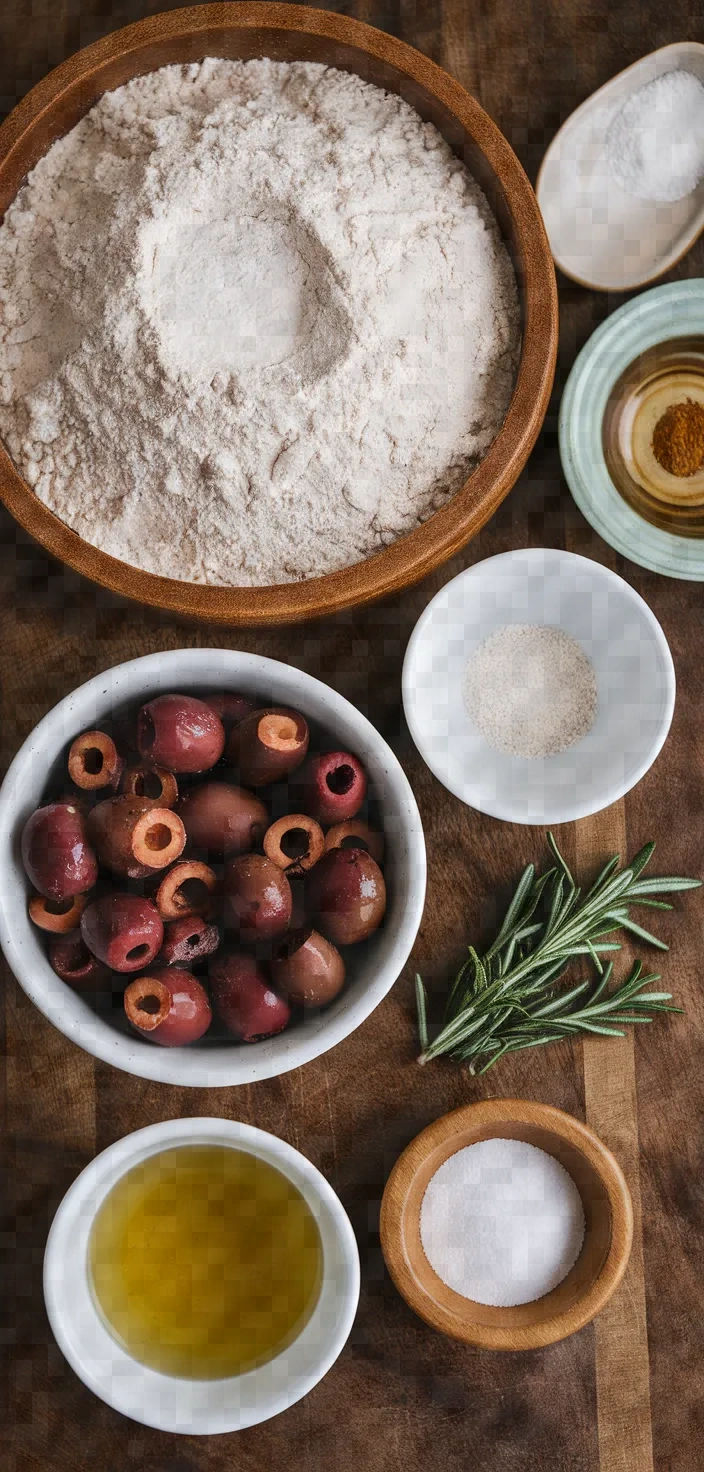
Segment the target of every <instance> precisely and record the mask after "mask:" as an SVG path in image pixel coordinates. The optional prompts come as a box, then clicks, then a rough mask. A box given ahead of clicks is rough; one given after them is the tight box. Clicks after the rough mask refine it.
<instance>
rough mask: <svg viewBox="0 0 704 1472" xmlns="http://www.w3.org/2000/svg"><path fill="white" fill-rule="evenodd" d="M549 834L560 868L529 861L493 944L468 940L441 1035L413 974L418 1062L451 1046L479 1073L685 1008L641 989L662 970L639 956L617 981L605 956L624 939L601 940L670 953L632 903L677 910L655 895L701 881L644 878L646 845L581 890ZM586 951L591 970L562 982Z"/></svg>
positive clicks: (649, 847)
mask: <svg viewBox="0 0 704 1472" xmlns="http://www.w3.org/2000/svg"><path fill="white" fill-rule="evenodd" d="M547 842H548V846H549V848H550V850H551V853H552V856H553V858H554V859H555V864H554V866H553V867H552V868H550V869H548V870H546V871H545V873H544V874H541V875H536V870H535V866H534V865H533V864H529V865H528V866H527V868H526V869H525V870H524V872H523V874H522V875H521V878H520V880H519V882H518V885H517V887H516V890H515V893H514V896H513V899H512V900H511V903H510V905H509V906H508V909H507V911H506V914H505V916H504V919H503V922H502V924H501V926H500V928H499V931H498V934H497V936H496V939H495V940H494V942H493V943H492V945H491V946H490V947H489V949H488V950H487V951H485V952H484V954H483V955H480V954H479V952H478V951H477V950H476V949H475V948H474V947H473V946H470V948H469V954H468V959H467V961H465V963H464V965H463V966H462V967H461V968H460V971H459V972H458V974H457V976H456V977H455V981H454V983H453V985H452V988H451V990H450V994H449V996H448V999H447V1003H446V1007H445V1015H444V1019H443V1023H442V1025H441V1027H440V1028H439V1029H438V1030H437V1032H436V1035H435V1036H434V1037H432V1036H431V1033H430V1031H429V1028H428V1023H427V1015H426V1013H427V998H426V992H425V987H424V985H423V982H422V980H421V978H420V976H417V977H416V1007H417V1013H418V1032H419V1037H420V1044H421V1049H422V1052H421V1056H420V1061H421V1062H423V1063H427V1062H429V1061H430V1059H432V1058H438V1057H440V1056H441V1055H443V1054H447V1055H449V1057H451V1058H454V1059H456V1060H457V1061H459V1062H464V1063H468V1064H469V1071H470V1073H478V1074H482V1073H486V1072H487V1070H488V1069H489V1068H493V1067H494V1065H495V1064H496V1063H498V1061H499V1060H500V1059H501V1058H503V1057H504V1056H505V1055H506V1054H507V1053H515V1052H518V1051H520V1050H521V1049H524V1048H537V1047H542V1046H543V1045H545V1044H548V1043H553V1042H559V1041H560V1040H561V1039H564V1038H571V1037H575V1036H578V1035H579V1034H580V1033H595V1034H598V1035H601V1036H605V1037H622V1036H623V1031H622V1028H623V1027H624V1026H631V1025H634V1024H636V1023H639V1022H651V1021H652V1020H653V1018H654V1017H655V1016H656V1015H657V1014H658V1013H664V1012H680V1011H681V1008H679V1007H677V1006H675V1005H673V1003H672V994H671V992H656V991H653V992H648V991H644V990H643V988H644V987H647V986H649V985H651V984H652V983H653V982H657V981H659V979H660V978H659V976H658V975H657V974H656V973H648V974H644V971H643V965H642V962H641V961H636V962H635V963H634V964H633V966H632V968H631V970H630V972H629V974H628V976H627V977H625V978H624V980H622V981H621V982H617V983H616V984H615V985H614V984H613V961H611V960H609V961H607V962H606V963H605V964H604V963H603V962H602V961H601V960H600V957H601V956H602V955H605V954H607V953H608V952H614V951H619V950H620V949H621V945H620V943H619V942H618V941H616V940H606V939H605V938H604V937H606V936H613V934H614V932H615V931H618V930H624V931H626V932H627V933H630V934H632V935H636V936H637V937H638V938H639V939H640V940H641V941H644V942H646V943H647V944H648V945H651V946H655V947H656V948H658V949H659V950H663V951H666V950H667V949H668V947H667V945H666V944H665V942H664V941H662V940H660V939H659V937H658V936H655V935H653V934H652V933H651V932H650V931H648V930H645V929H644V927H643V926H642V925H639V924H638V922H637V921H636V920H634V919H633V918H632V916H631V914H630V907H631V906H632V905H639V904H640V905H648V906H650V907H651V908H653V909H672V906H671V905H670V904H669V903H667V902H666V901H664V900H657V899H653V898H651V896H653V895H667V894H675V893H678V892H680V891H683V890H688V889H695V888H697V887H698V886H699V884H700V883H701V881H700V880H699V879H687V878H681V877H673V878H668V877H666V876H661V877H658V878H651V879H643V878H641V875H642V874H643V871H644V869H645V868H646V866H647V864H648V863H649V862H650V859H651V858H652V855H653V851H654V848H655V845H654V844H653V843H647V844H645V845H644V847H643V848H642V849H641V850H640V852H639V853H637V854H636V856H635V858H634V859H633V860H632V861H631V863H630V864H629V865H627V866H626V867H625V868H620V862H621V861H620V859H619V857H618V855H616V856H615V857H614V858H612V859H610V860H609V862H608V863H607V864H605V865H604V867H603V868H602V870H601V872H600V873H599V874H598V875H597V877H596V879H595V880H594V882H593V883H592V885H591V887H590V888H589V889H588V890H587V892H586V894H583V892H582V890H581V889H579V888H578V886H577V884H576V883H575V880H574V878H573V876H572V874H571V872H570V869H569V867H568V865H567V863H566V861H565V859H564V858H563V856H562V854H561V853H560V850H559V848H558V846H557V843H556V842H555V839H554V836H553V834H552V833H548V834H547ZM579 957H586V958H587V960H588V962H589V963H590V966H591V967H592V968H593V977H590V978H588V979H587V980H583V979H582V980H577V981H576V983H575V984H573V985H572V986H571V987H569V988H568V989H566V990H562V989H561V988H560V981H561V978H562V977H563V975H564V973H565V972H566V970H567V969H568V968H569V966H570V965H571V964H572V963H573V962H574V961H575V960H576V959H577V958H579Z"/></svg>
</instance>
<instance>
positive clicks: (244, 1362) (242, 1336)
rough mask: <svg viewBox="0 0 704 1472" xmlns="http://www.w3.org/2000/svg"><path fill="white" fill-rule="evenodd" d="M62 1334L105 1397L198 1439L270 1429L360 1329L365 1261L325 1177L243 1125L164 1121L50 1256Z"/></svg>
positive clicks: (66, 1223)
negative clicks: (355, 1326)
mask: <svg viewBox="0 0 704 1472" xmlns="http://www.w3.org/2000/svg"><path fill="white" fill-rule="evenodd" d="M44 1296H45V1299H46V1307H47V1313H48V1316H49V1321H50V1324H51V1327H52V1330H53V1332H54V1336H55V1338H56V1341H57V1343H58V1345H59V1348H60V1349H61V1350H62V1352H63V1354H64V1355H65V1357H66V1359H67V1360H68V1362H69V1364H70V1365H71V1367H72V1368H73V1369H74V1370H75V1372H76V1374H77V1375H79V1376H80V1378H81V1380H83V1382H84V1384H85V1385H87V1386H88V1388H89V1389H90V1390H92V1391H93V1392H94V1393H95V1394H96V1395H98V1396H99V1397H100V1398H101V1400H104V1401H106V1402H107V1404H108V1405H111V1406H113V1407H114V1409H115V1410H118V1411H121V1412H122V1414H123V1415H125V1416H129V1417H131V1419H132V1420H135V1421H141V1422H142V1423H143V1424H144V1425H147V1426H154V1427H156V1428H158V1429H159V1430H162V1431H172V1432H182V1433H184V1434H187V1435H191V1436H199V1435H208V1434H212V1433H214V1432H225V1431H237V1430H241V1429H243V1428H244V1427H246V1426H254V1425H256V1424H257V1423H258V1422H260V1421H266V1420H269V1419H270V1418H271V1417H272V1416H275V1415H278V1413H279V1412H280V1411H283V1410H285V1409H286V1408H287V1407H288V1406H291V1405H293V1404H294V1403H295V1402H296V1401H297V1400H300V1399H301V1397H302V1396H304V1395H306V1394H307V1392H308V1391H309V1390H311V1389H312V1387H313V1386H314V1385H316V1384H317V1383H318V1381H319V1380H321V1379H322V1377H323V1375H325V1374H326V1373H327V1371H328V1370H329V1369H330V1366H331V1365H332V1364H333V1363H334V1361H335V1360H336V1359H337V1356H338V1355H339V1353H340V1351H341V1349H342V1348H343V1346H344V1344H345V1341H346V1340H347V1337H348V1335H349V1332H350V1329H351V1327H352V1323H353V1321H354V1316H355V1313H356V1310H357V1302H358V1299H359V1256H358V1252H357V1245H356V1242H355V1238H354V1233H353V1231H352V1227H351V1225H350V1222H349V1218H348V1217H347V1214H346V1212H345V1210H344V1208H343V1206H342V1204H341V1202H340V1201H339V1199H338V1197H337V1196H336V1195H335V1192H334V1191H333V1189H332V1187H331V1186H330V1185H329V1184H328V1182H327V1181H326V1180H325V1178H324V1176H322V1175H321V1174H320V1172H319V1171H318V1170H316V1168H315V1166H314V1165H312V1164H311V1162H310V1161H309V1160H307V1159H306V1158H305V1156H304V1155H301V1154H300V1153H299V1151H297V1150H294V1149H293V1148H292V1146H290V1145H287V1144H286V1143H285V1142H284V1141H283V1140H279V1139H277V1138H276V1136H275V1135H270V1134H267V1133H266V1132H265V1131H263V1130H258V1129H255V1128H253V1126H251V1125H246V1124H239V1123H237V1122H235V1121H233V1120H228V1119H175V1120H167V1121H165V1122H164V1123H163V1124H156V1125H151V1126H149V1128H147V1129H142V1130H137V1131H136V1133H135V1134H132V1135H127V1136H126V1137H125V1138H124V1139H122V1140H118V1141H117V1142H116V1143H115V1144H114V1145H111V1146H110V1147H109V1149H107V1150H104V1151H103V1152H102V1154H101V1155H98V1156H97V1157H96V1159H95V1160H93V1161H91V1163H90V1165H88V1166H86V1169H85V1170H84V1171H82V1172H81V1175H80V1176H79V1177H78V1179H77V1180H76V1181H74V1183H73V1185H72V1186H71V1187H70V1189H69V1190H68V1192H67V1193H66V1195H65V1197H64V1199H63V1201H62V1202H61V1205H60V1206H59V1209H58V1211H57V1213H56V1216H55V1218H54V1221H53V1224H52V1227H51V1231H50V1233H49V1239H48V1242H47V1247H46V1254H45V1258H44Z"/></svg>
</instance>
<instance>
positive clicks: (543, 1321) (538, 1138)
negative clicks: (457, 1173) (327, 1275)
mask: <svg viewBox="0 0 704 1472" xmlns="http://www.w3.org/2000/svg"><path fill="white" fill-rule="evenodd" d="M492 1138H499V1139H508V1140H525V1141H526V1143H527V1144H529V1145H537V1146H538V1148H539V1149H540V1150H545V1151H547V1153H548V1154H549V1155H553V1156H554V1157H555V1159H556V1160H559V1161H560V1164H561V1165H563V1166H564V1167H565V1170H566V1171H568V1172H569V1174H570V1175H571V1177H572V1179H573V1181H574V1182H575V1185H576V1186H577V1189H578V1191H579V1194H580V1196H581V1198H582V1205H583V1207H584V1216H585V1222H586V1231H585V1237H584V1245H583V1247H582V1251H581V1252H580V1255H579V1257H578V1259H577V1261H576V1263H575V1265H574V1267H573V1268H572V1269H571V1270H570V1272H569V1273H568V1274H567V1277H566V1278H564V1279H563V1281H562V1282H561V1283H559V1284H558V1286H557V1287H556V1288H553V1289H552V1291H551V1292H550V1293H546V1294H545V1296H544V1297H543V1298H538V1299H536V1300H535V1301H534V1302H533V1303H524V1304H520V1305H519V1306H518V1307H517V1308H492V1307H490V1306H488V1305H486V1304H482V1303H475V1302H474V1300H473V1299H470V1298H463V1297H462V1295H461V1294H460V1293H455V1292H454V1290H453V1289H452V1288H448V1287H447V1285H446V1284H445V1283H443V1281H442V1279H441V1278H439V1277H438V1275H437V1273H435V1272H434V1271H433V1269H432V1268H431V1266H430V1263H429V1262H428V1259H427V1257H426V1256H425V1253H424V1251H423V1247H422V1244H421V1239H420V1208H421V1202H422V1200H423V1196H424V1195H425V1191H426V1188H427V1185H428V1182H429V1180H430V1178H431V1176H433V1175H434V1174H435V1172H436V1170H438V1169H439V1168H440V1166H441V1165H442V1164H443V1162H444V1161H445V1160H447V1158H448V1156H450V1155H454V1153H455V1151H457V1150H462V1149H464V1148H465V1146H467V1145H475V1144H476V1143H477V1142H478V1141H479V1140H488V1139H492ZM458 1227H459V1223H458ZM632 1238H633V1208H632V1206H631V1197H630V1193H629V1190H628V1186H627V1185H626V1182H625V1180H624V1177H623V1173H622V1171H621V1168H620V1166H619V1165H618V1163H617V1161H616V1160H615V1159H614V1157H613V1155H612V1154H611V1152H610V1150H607V1149H606V1146H605V1145H602V1143H601V1141H600V1140H599V1139H597V1136H596V1135H595V1134H593V1133H592V1131H591V1130H590V1129H587V1126H586V1125H584V1124H580V1122H579V1120H577V1119H574V1118H573V1117H572V1115H571V1114H565V1113H563V1111H562V1110H561V1109H553V1108H552V1107H551V1106H550V1105H548V1104H533V1103H529V1102H528V1101H526V1100H524V1099H488V1100H486V1101H484V1102H482V1103H479V1104H468V1105H465V1106H464V1107H463V1108H461V1109H454V1110H453V1111H452V1113H451V1114H445V1115H443V1117H442V1118H441V1119H437V1120H436V1121H435V1123H434V1124H431V1125H429V1126H428V1128H427V1129H426V1130H423V1131H422V1133H421V1134H420V1135H417V1136H416V1138H415V1140H412V1141H411V1143H410V1145H408V1147H407V1148H406V1149H405V1150H404V1152H403V1154H402V1155H401V1156H400V1158H399V1159H398V1160H397V1162H396V1164H395V1166H394V1168H393V1170H392V1172H391V1175H390V1176H389V1179H388V1181H387V1183H386V1189H385V1191H384V1197H383V1200H382V1203H381V1246H382V1250H383V1253H384V1258H385V1261H386V1266H387V1268H388V1269H389V1272H390V1274H391V1276H392V1278H393V1280H394V1283H395V1284H396V1287H397V1288H398V1290H399V1293H400V1294H401V1295H402V1297H403V1298H405V1300H406V1302H407V1303H408V1304H409V1305H410V1307H411V1308H412V1309H414V1310H415V1312H416V1313H417V1314H419V1315H420V1317H421V1318H422V1319H425V1321H426V1323H428V1324H430V1325H431V1326H432V1328H433V1329H439V1330H441V1332H442V1333H443V1334H449V1335H450V1336H451V1337H452V1338H453V1339H461V1340H462V1341H463V1342H464V1343H465V1344H476V1345H478V1346H479V1347H480V1348H481V1349H538V1348H540V1347H541V1346H543V1345H545V1344H554V1343H555V1341H556V1340H558V1339H565V1338H566V1337H567V1335H568V1334H574V1333H575V1331H576V1330H577V1329H582V1328H583V1327H584V1325H585V1324H588V1323H589V1322H590V1320H591V1319H593V1318H594V1315H595V1314H598V1313H599V1310H600V1309H602V1308H603V1307H604V1304H605V1303H607V1301H608V1299H609V1298H610V1297H611V1294H612V1293H613V1292H614V1290H615V1289H616V1288H617V1287H618V1284H619V1283H620V1281H621V1278H622V1277H623V1274H624V1272H625V1269H626V1265H627V1263H628V1258H629V1255H630V1251H631V1241H632Z"/></svg>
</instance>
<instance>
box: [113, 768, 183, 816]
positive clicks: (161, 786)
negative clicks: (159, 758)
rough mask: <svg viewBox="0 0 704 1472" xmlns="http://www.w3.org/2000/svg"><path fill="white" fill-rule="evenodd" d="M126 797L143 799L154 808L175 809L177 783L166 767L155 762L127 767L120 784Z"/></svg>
mask: <svg viewBox="0 0 704 1472" xmlns="http://www.w3.org/2000/svg"><path fill="white" fill-rule="evenodd" d="M121 787H122V791H123V792H124V793H125V794H126V796H127V797H145V798H148V800H149V802H151V803H152V805H153V806H154V807H158V808H175V806H176V803H177V802H178V782H177V781H176V778H175V777H174V774H173V772H170V771H169V769H168V767H160V766H159V765H158V763H156V762H140V763H139V765H138V766H135V767H128V768H127V770H126V772H125V773H124V776H123V778H122V782H121Z"/></svg>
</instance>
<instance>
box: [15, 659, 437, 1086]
mask: <svg viewBox="0 0 704 1472" xmlns="http://www.w3.org/2000/svg"><path fill="white" fill-rule="evenodd" d="M223 689H226V690H227V689H230V690H238V691H241V692H242V693H243V694H245V695H251V696H253V697H256V698H257V700H258V701H261V702H262V703H263V704H265V705H274V706H276V705H283V706H292V707H293V708H294V709H296V710H300V711H302V712H303V714H304V715H305V716H306V719H307V720H308V721H309V723H310V724H311V726H312V727H313V728H316V729H317V731H318V732H319V733H320V736H321V738H324V739H325V741H326V743H327V742H328V741H329V743H330V748H331V749H332V750H335V749H337V750H343V751H352V752H354V753H355V754H357V755H358V756H359V758H360V761H361V762H362V763H363V765H364V767H365V769H366V771H367V773H368V776H369V782H370V790H372V791H373V793H374V796H375V798H376V799H377V801H378V803H379V812H380V819H381V823H382V826H383V829H384V836H385V840H386V858H385V876H386V880H387V884H388V906H387V911H386V915H385V917H384V921H383V924H382V925H381V926H380V927H379V930H378V931H376V933H375V934H374V935H373V936H372V937H370V939H369V940H368V941H364V942H362V944H361V945H359V946H357V947H355V948H354V949H355V952H356V954H354V955H353V956H351V957H350V959H349V964H348V971H347V976H348V981H347V984H346V985H345V987H344V990H343V991H342V992H341V993H340V995H339V997H337V999H336V1000H335V1001H334V1002H333V1003H332V1005H331V1006H330V1007H328V1008H326V1009H325V1010H323V1011H321V1012H317V1013H315V1014H313V1013H311V1015H310V1018H304V1020H303V1021H302V1022H301V1023H300V1025H297V1026H295V1027H291V1028H288V1029H287V1030H286V1031H285V1032H283V1033H279V1034H278V1036H276V1037H271V1038H267V1039H265V1040H263V1041H260V1042H257V1043H238V1042H236V1041H235V1040H234V1039H232V1040H230V1039H220V1040H218V1039H217V1038H215V1037H214V1036H211V1037H210V1039H208V1038H207V1037H206V1038H204V1039H202V1041H201V1042H197V1043H190V1044H189V1045H188V1046H187V1047H182V1048H160V1047H158V1046H157V1045H156V1044H153V1043H150V1042H148V1041H146V1040H145V1039H143V1038H139V1037H135V1036H134V1035H133V1034H132V1032H131V1029H130V1028H129V1025H128V1024H127V1023H126V1021H125V1019H124V1012H123V1009H122V1008H120V1009H119V1010H117V1009H116V1010H115V1011H110V1012H104V1011H102V1010H101V1011H98V1010H96V1008H95V1007H94V1006H92V1005H91V1002H90V998H89V995H88V994H86V993H82V994H81V993H79V992H77V991H73V990H72V989H71V988H70V987H69V986H66V985H65V984H64V982H62V981H61V980H60V978H59V977H58V976H57V975H56V974H55V972H54V971H53V970H52V968H51V966H50V965H49V960H48V957H47V955H46V953H45V950H44V948H43V945H42V934H43V932H41V931H38V930H37V929H36V927H35V926H34V925H33V924H32V922H31V921H30V919H29V916H28V914H27V899H28V895H29V893H30V885H29V883H28V880H27V877H26V874H25V872H24V866H23V864H22V858H21V854H20V845H19V837H20V834H21V832H22V828H23V826H24V823H25V821H26V819H27V818H28V816H29V814H30V813H31V812H32V811H33V810H34V809H35V808H36V807H37V806H38V804H39V802H40V799H41V797H42V794H43V792H44V791H45V788H46V783H47V779H49V776H50V772H51V769H52V767H53V766H54V764H55V763H56V762H57V761H59V760H60V759H61V758H62V756H63V753H64V751H65V748H66V746H67V745H68V744H69V743H70V742H71V741H72V740H73V738H74V737H75V736H77V735H78V733H79V732H81V731H86V730H94V729H95V728H96V727H100V725H101V721H102V720H103V719H104V718H105V717H106V716H107V715H109V713H110V712H111V711H121V710H125V709H129V710H134V709H135V708H138V707H139V706H140V705H141V704H142V703H143V702H144V700H146V699H149V698H150V697H152V696H155V695H158V694H165V693H166V692H168V691H172V690H177V691H182V692H184V693H186V694H188V693H193V694H203V693H205V692H207V691H208V690H223ZM425 879H426V858H425V841H424V837H423V825H422V822H421V818H420V813H419V811H418V806H417V804H416V800H415V798H414V796H413V793H412V791H411V787H410V784H409V782H408V779H407V777H406V775H405V773H404V771H403V769H402V767H401V764H400V762H399V761H398V759H397V757H396V756H395V755H394V753H393V751H392V750H391V747H390V746H388V745H387V743H386V741H385V740H384V738H383V737H382V736H380V735H379V732H378V731H377V730H376V728H375V727H374V726H373V725H372V724H371V721H368V720H367V718H366V716H364V715H362V713H361V711H358V710H357V709H356V707H355V706H354V705H352V704H351V703H350V701H348V700H345V699H344V697H343V696H342V695H338V693H337V691H335V690H332V689H331V688H330V686H328V685H325V684H323V682H322V681H321V680H316V679H314V678H313V676H312V675H308V674H306V673H305V671H303V670H297V669H294V668H293V666H292V665H287V664H282V663H280V662H279V661H278V660H274V659H265V658H264V657H263V656H260V655H257V654H245V653H240V652H239V651H238V650H233V649H210V648H207V649H199V648H194V649H175V650H174V649H172V650H166V651H163V652H161V653H155V654H147V655H144V656H143V657H142V658H140V659H132V660H128V661H127V662H126V663H125V664H119V665H115V666H113V668H112V669H109V670H105V671H104V672H103V673H102V674H98V675H95V676H94V677H93V679H91V680H88V681H87V683H86V684H85V685H80V686H79V687H78V689H77V690H73V691H71V693H70V694H68V695H66V696H65V697H64V699H63V700H60V701H59V703H58V705H55V706H54V708H53V709H52V710H50V711H49V713H48V714H47V715H46V716H44V718H43V720H41V721H40V722H39V724H38V725H37V726H35V728H34V730H33V731H32V732H31V733H30V735H29V736H28V737H27V740H26V741H25V742H24V744H23V745H22V746H21V747H20V750H19V751H18V753H17V755H16V756H15V758H14V760H13V761H12V763H11V764H10V767H9V769H8V772H7V775H6V777H5V779H4V782H3V784H2V787H0V946H1V947H2V950H3V953H4V956H5V959H6V961H7V963H8V966H9V967H10V970H11V971H12V972H13V973H14V975H15V976H16V978H17V980H18V981H19V983H20V985H21V986H22V987H23V988H24V990H25V992H26V993H27V995H28V997H30V998H31V1000H32V1001H33V1002H34V1004H35V1006H37V1007H38V1008H39V1010H40V1012H43V1014H44V1016H45V1017H46V1018H48V1020H49V1022H51V1023H53V1025H54V1027H56V1028H58V1030H59V1032H62V1033H63V1034H64V1035H65V1036H66V1037H67V1038H70V1039H71V1041H72V1042H74V1043H76V1044H77V1046H78V1047H80V1048H83V1049H85V1051H86V1052H87V1053H92V1054H93V1056H94V1057H95V1058H99V1059H101V1060H102V1061H103V1062H104V1063H112V1065H113V1067H115V1068H121V1069H122V1070H123V1071H124V1072H125V1073H132V1074H136V1075H137V1077H139V1078H147V1079H153V1080H154V1081H155V1082H157V1083H170V1084H176V1085H178V1086H180V1087H192V1088H223V1087H229V1086H231V1085H233V1084H250V1083H256V1082H257V1080H259V1079H264V1078H275V1077H278V1075H279V1074H282V1073H288V1072H289V1070H290V1069H292V1068H300V1067H301V1066H302V1065H303V1064H304V1063H308V1062H310V1061H311V1059H313V1058H318V1057H319V1056H320V1054H321V1053H327V1052H328V1050H329V1049H330V1048H333V1047H335V1045H336V1044H337V1043H340V1042H342V1041H343V1039H344V1038H347V1037H349V1035H350V1033H352V1032H354V1031H355V1030H356V1028H358V1027H359V1026H360V1025H361V1024H362V1022H364V1021H365V1020H366V1018H367V1017H369V1016H370V1014H371V1013H372V1012H373V1011H374V1009H375V1007H378V1005H379V1003H380V1002H381V1001H383V999H384V997H385V996H386V994H387V992H389V991H390V990H391V987H392V986H393V984H394V982H395V981H396V979H397V977H398V976H399V975H400V973H401V971H402V970H403V967H404V966H405V964H406V961H407V960H408V956H409V954H410V951H411V947H412V946H413V943H414V941H415V938H416V935H417V932H418V927H419V925H420V922H421V918H422V915H423V904H424V901H425Z"/></svg>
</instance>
